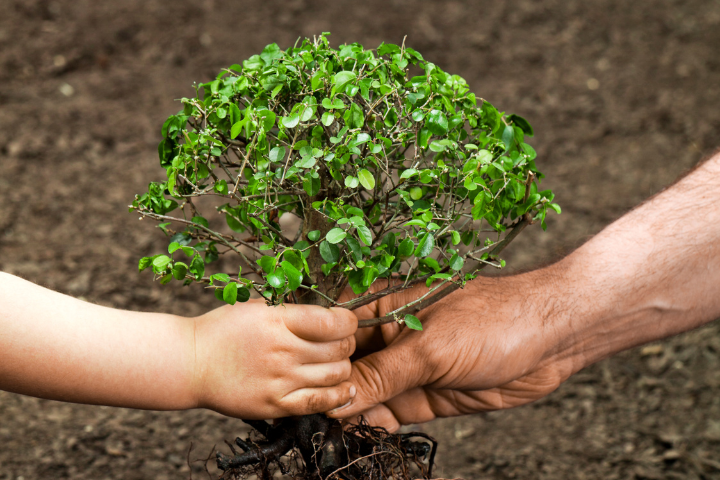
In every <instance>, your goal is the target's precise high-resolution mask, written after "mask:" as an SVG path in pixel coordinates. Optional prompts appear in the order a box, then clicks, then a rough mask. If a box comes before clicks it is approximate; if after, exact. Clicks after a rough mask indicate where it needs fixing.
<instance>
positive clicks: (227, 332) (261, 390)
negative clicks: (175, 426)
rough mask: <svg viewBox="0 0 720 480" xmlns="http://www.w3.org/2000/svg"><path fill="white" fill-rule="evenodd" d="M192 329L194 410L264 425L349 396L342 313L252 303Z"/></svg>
mask: <svg viewBox="0 0 720 480" xmlns="http://www.w3.org/2000/svg"><path fill="white" fill-rule="evenodd" d="M195 329H196V331H195V345H196V356H197V359H196V371H195V376H194V378H195V391H196V395H197V398H198V407H204V408H210V409H212V410H215V411H217V412H220V413H223V414H225V415H229V416H233V417H239V418H244V419H269V418H277V417H286V416H290V415H305V414H310V413H318V412H326V411H328V410H332V409H334V408H337V407H339V406H342V405H345V404H346V403H348V402H349V401H350V400H351V399H352V397H353V396H354V395H355V387H354V386H353V385H352V384H351V383H349V382H347V381H346V380H347V379H348V378H349V377H350V370H351V368H350V360H349V358H348V357H349V356H350V355H352V353H353V352H354V351H355V338H354V336H353V335H354V334H355V331H356V330H357V318H356V317H355V315H353V314H352V313H351V312H350V311H349V310H344V309H339V308H333V309H326V308H322V307H317V306H310V305H290V304H289V305H284V306H278V307H268V306H266V305H265V303H264V302H263V301H260V300H255V301H252V300H251V301H249V302H247V303H243V304H239V305H235V306H229V305H226V306H224V307H220V308H218V309H216V310H213V311H212V312H209V313H207V314H205V315H203V316H201V317H198V318H197V319H196V320H195Z"/></svg>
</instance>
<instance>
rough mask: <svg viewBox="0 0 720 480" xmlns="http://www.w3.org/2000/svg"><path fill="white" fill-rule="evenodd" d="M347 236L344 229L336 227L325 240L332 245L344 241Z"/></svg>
mask: <svg viewBox="0 0 720 480" xmlns="http://www.w3.org/2000/svg"><path fill="white" fill-rule="evenodd" d="M346 236H347V233H346V232H345V230H343V229H342V228H338V227H335V228H333V229H332V230H330V231H329V232H328V233H327V235H325V238H326V239H327V241H328V242H330V243H333V244H335V243H340V242H342V241H343V239H344V238H345V237H346Z"/></svg>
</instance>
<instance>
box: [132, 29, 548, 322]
mask: <svg viewBox="0 0 720 480" xmlns="http://www.w3.org/2000/svg"><path fill="white" fill-rule="evenodd" d="M181 101H182V103H183V110H182V111H180V112H179V113H178V114H177V115H172V116H171V117H170V118H168V119H167V121H166V122H165V123H164V125H163V127H162V136H163V140H162V141H161V142H160V145H159V147H158V153H159V157H160V163H161V165H162V167H163V168H165V170H166V172H167V180H165V181H162V182H157V183H151V184H150V185H149V188H148V191H147V192H146V193H144V194H142V195H138V196H136V198H135V201H134V202H133V204H132V206H131V210H136V211H138V212H139V213H140V214H142V215H143V216H146V217H149V218H152V219H155V220H157V221H159V222H161V224H160V225H159V226H160V228H162V229H163V231H165V232H166V233H167V234H168V235H170V236H171V238H170V245H169V249H168V255H165V254H160V255H155V256H153V257H145V258H143V259H141V261H140V269H141V270H143V269H145V268H152V270H153V271H154V272H155V274H157V275H158V276H159V278H160V281H161V282H162V283H166V282H170V281H171V280H172V279H177V280H179V281H182V282H185V283H186V284H189V283H193V282H199V283H204V284H208V285H210V286H212V287H214V288H215V293H216V295H217V296H218V298H219V299H222V300H224V301H226V302H228V303H231V304H233V303H235V302H236V301H245V300H247V299H248V298H249V296H250V290H253V289H254V290H256V291H257V292H258V293H260V294H261V295H263V296H264V297H266V298H267V299H268V301H269V302H271V303H273V304H277V303H281V302H283V301H284V300H285V299H287V298H288V297H292V296H295V298H294V300H296V301H301V302H304V303H321V304H325V305H331V304H335V303H336V301H337V299H338V297H339V295H340V293H341V292H342V291H343V289H344V288H345V287H346V286H347V285H348V284H349V286H350V287H351V288H352V290H353V291H354V293H355V294H356V295H360V296H361V297H360V300H353V301H351V302H349V303H347V302H346V303H345V304H344V305H345V306H350V307H357V306H359V305H360V304H363V302H364V303H367V299H368V298H369V297H368V294H367V293H366V292H367V291H368V289H369V288H370V286H371V285H372V284H373V282H375V281H376V280H377V279H379V278H392V279H393V281H395V282H396V283H397V282H399V283H400V285H395V287H393V288H394V289H391V288H389V287H388V288H386V289H385V290H384V292H386V293H392V292H394V291H398V290H399V289H401V288H409V287H410V286H411V285H413V284H415V283H417V282H427V284H428V285H430V284H431V283H433V282H435V283H436V285H437V284H438V282H439V284H440V285H444V284H447V283H451V284H455V285H456V286H459V285H462V284H463V283H464V282H466V281H467V280H470V279H472V278H474V277H475V276H476V275H477V273H478V271H479V269H480V268H482V267H484V266H485V265H492V266H496V267H500V266H502V265H503V264H504V262H502V261H501V260H499V259H498V258H497V256H496V255H495V254H494V252H495V251H497V248H496V247H497V246H498V245H500V244H501V241H502V238H503V235H505V236H507V231H506V230H507V229H508V228H512V227H515V226H517V225H518V224H519V223H521V222H526V223H527V222H531V221H535V220H537V221H539V222H540V223H541V224H542V226H543V228H545V217H546V214H547V212H548V210H549V209H551V210H555V211H557V212H558V213H559V212H560V208H559V207H558V206H557V204H554V203H552V201H553V193H552V192H551V191H549V190H545V191H540V190H539V189H538V186H537V183H538V181H539V179H540V178H542V174H541V173H540V172H538V170H537V169H536V166H535V157H536V153H535V151H534V150H533V148H532V147H531V146H530V145H529V144H527V143H526V138H527V137H529V136H532V135H533V131H532V127H531V126H530V124H529V123H528V122H527V121H526V120H525V119H523V118H522V117H520V116H517V115H505V114H503V113H501V112H498V110H497V109H496V108H495V107H494V106H492V105H491V104H490V103H488V102H487V101H485V100H483V99H481V98H478V97H476V95H475V94H474V93H471V92H470V91H469V89H468V85H467V83H466V82H465V80H463V79H462V78H461V77H459V76H458V75H450V74H448V73H445V72H444V71H443V70H442V69H441V68H439V67H438V66H436V65H434V64H433V63H431V62H428V61H426V60H425V59H423V57H422V55H420V53H418V52H417V51H415V50H413V49H412V48H408V47H405V46H404V44H403V45H402V46H397V45H392V44H382V45H380V46H379V47H378V48H377V49H375V50H366V49H364V48H363V47H362V46H361V45H359V44H357V43H353V44H350V45H342V46H340V47H339V49H333V48H331V47H330V45H329V42H328V40H327V34H323V35H321V36H320V37H318V38H315V39H313V40H309V39H305V40H304V41H303V42H302V43H301V44H300V45H299V46H297V44H296V46H295V47H293V48H289V49H287V50H285V51H283V50H281V49H280V48H279V47H278V45H276V44H271V45H268V46H267V47H265V49H264V50H263V51H262V53H261V54H260V55H253V56H252V57H250V58H249V59H247V60H245V61H244V62H243V64H242V66H241V65H232V66H231V67H229V68H227V69H225V70H223V71H222V72H221V73H220V74H219V75H218V76H217V78H215V79H214V80H212V81H210V82H207V83H203V84H200V85H196V95H195V96H194V97H193V98H183V99H182V100H181ZM203 196H205V197H211V198H212V202H213V203H212V206H211V207H212V208H213V209H214V210H216V211H217V212H218V213H220V214H222V216H223V217H224V222H223V223H224V224H219V223H218V222H216V221H215V220H214V219H213V225H212V226H211V221H210V220H211V218H210V215H208V214H206V213H202V212H201V210H202V208H201V207H202V206H203V205H205V206H206V205H207V202H204V204H203V202H201V201H200V198H199V197H203ZM201 204H203V205H201ZM177 210H179V211H180V215H177V216H171V215H169V214H170V212H173V211H177ZM288 214H289V215H291V216H294V217H297V218H298V219H299V221H298V222H297V223H298V224H299V226H297V227H296V231H295V232H294V233H292V232H291V233H290V234H288V232H287V231H285V230H286V228H285V227H283V226H281V224H280V221H279V219H280V217H281V216H283V215H288ZM215 224H217V226H216V225H215ZM177 226H179V227H180V229H177ZM488 235H489V236H488ZM227 252H233V253H235V254H237V258H238V259H239V260H240V266H241V267H242V266H243V265H244V266H245V268H246V269H247V270H246V272H247V273H246V274H245V275H243V271H242V268H240V269H239V271H238V270H236V271H234V272H232V273H229V272H218V273H214V274H208V273H206V266H207V264H210V263H212V262H213V261H214V260H216V259H217V258H218V256H219V255H221V254H224V253H227ZM183 255H184V257H183ZM391 283H392V282H391ZM381 294H382V292H381ZM307 295H316V296H318V297H316V299H315V300H308V299H307V297H306V296H307ZM376 297H377V294H376V295H375V297H373V298H376ZM303 298H305V300H303ZM318 299H320V300H321V301H319V302H318V301H317V300H318ZM363 299H366V300H363ZM407 311H408V312H410V310H407ZM411 313H412V312H411ZM410 317H412V318H410ZM413 319H415V317H413V316H412V315H408V317H407V324H408V325H409V326H413V325H414V326H415V327H418V326H419V322H417V324H416V322H415V320H417V319H415V320H413Z"/></svg>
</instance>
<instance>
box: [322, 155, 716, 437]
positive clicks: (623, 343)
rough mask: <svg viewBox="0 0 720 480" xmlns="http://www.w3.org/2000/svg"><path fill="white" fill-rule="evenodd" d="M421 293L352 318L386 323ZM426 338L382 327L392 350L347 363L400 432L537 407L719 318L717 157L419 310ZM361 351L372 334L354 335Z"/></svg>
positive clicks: (361, 398) (361, 402)
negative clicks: (605, 362)
mask: <svg viewBox="0 0 720 480" xmlns="http://www.w3.org/2000/svg"><path fill="white" fill-rule="evenodd" d="M422 291H424V288H418V289H417V290H416V291H409V292H408V291H406V292H403V294H402V296H397V297H386V298H384V299H381V300H380V301H378V302H377V303H375V304H373V305H369V306H367V307H365V308H364V309H363V310H357V311H356V314H357V315H358V317H359V318H361V319H362V318H372V317H377V316H382V315H384V314H385V313H386V312H389V311H392V310H394V309H395V308H397V307H399V306H402V305H404V304H405V303H407V301H408V300H411V299H414V298H417V296H418V295H420V294H421V293H422ZM418 316H419V318H420V319H421V320H422V323H423V329H424V331H423V332H417V331H413V330H409V329H406V328H402V329H401V328H400V327H399V326H398V325H397V324H391V325H386V326H383V327H382V328H383V330H382V336H383V337H384V340H385V343H387V344H388V346H387V347H386V348H385V349H383V350H380V351H377V352H375V353H372V354H370V355H367V356H365V357H363V358H361V359H359V360H357V361H355V362H354V363H353V372H352V376H351V378H350V381H351V382H352V383H353V384H354V385H356V386H357V389H358V393H357V395H356V396H355V398H354V399H353V401H352V403H351V404H350V405H349V406H347V407H345V408H341V409H338V410H336V411H333V412H331V416H333V417H336V418H353V417H355V416H356V415H358V414H363V415H364V416H365V418H367V419H368V421H369V422H370V423H371V424H376V425H382V426H385V427H386V428H388V429H390V430H396V429H397V428H399V426H400V425H403V424H411V423H420V422H426V421H429V420H432V419H434V418H436V417H448V416H454V415H462V414H467V413H473V412H479V411H487V410H498V409H504V408H512V407H517V406H520V405H524V404H527V403H530V402H532V401H535V400H538V399H540V398H542V397H544V396H545V395H547V394H549V393H550V392H552V391H554V390H555V389H557V388H558V386H559V385H560V384H561V383H562V382H564V381H565V380H567V379H568V378H569V377H570V376H571V375H573V374H574V373H576V372H578V371H579V370H581V369H583V368H585V367H587V366H589V365H591V364H593V363H595V362H597V361H599V360H602V359H604V358H607V357H609V356H611V355H613V354H615V353H618V352H620V351H622V350H626V349H629V348H632V347H634V346H637V345H641V344H643V343H647V342H650V341H653V340H658V339H662V338H665V337H668V336H671V335H675V334H678V333H681V332H684V331H687V330H690V329H693V328H696V327H699V326H701V325H703V324H705V323H707V322H710V321H712V320H714V319H716V318H718V317H720V154H716V155H715V156H714V157H713V158H711V159H710V160H708V161H707V162H705V163H704V164H701V165H700V166H699V167H697V168H696V169H695V170H694V171H693V172H691V173H690V174H688V175H687V176H685V177H684V178H682V179H681V180H679V181H678V182H677V183H676V184H675V185H673V186H672V187H670V188H668V189H667V190H665V191H663V192H662V193H660V194H658V195H656V196H655V197H653V198H651V199H650V200H648V201H647V202H645V203H644V204H642V205H641V206H639V207H638V208H636V209H635V210H633V211H631V212H630V213H628V214H626V215H625V216H623V217H622V218H620V219H619V220H617V221H616V222H614V223H612V224H611V225H610V226H608V227H607V228H605V229H604V230H603V231H602V232H600V233H599V234H598V235H597V236H595V237H594V238H592V239H591V240H590V241H588V242H587V243H586V244H584V245H583V246H582V247H580V248H579V249H577V250H576V251H575V252H573V253H572V254H570V255H569V256H567V257H566V258H564V259H563V260H561V261H560V262H558V263H556V264H554V265H551V266H549V267H546V268H542V269H539V270H536V271H532V272H528V273H524V274H520V275H515V276H509V277H503V278H479V279H476V280H474V281H472V282H470V283H469V284H468V285H467V286H466V287H465V288H464V290H460V291H457V292H455V293H453V294H452V295H450V296H448V297H447V298H446V299H444V300H443V301H441V302H439V303H437V304H435V305H433V306H431V307H429V308H427V309H426V310H424V311H422V312H421V313H420V314H419V315H418ZM359 335H362V336H358V349H361V348H365V345H366V344H368V342H369V339H368V336H369V335H371V334H370V333H369V332H359Z"/></svg>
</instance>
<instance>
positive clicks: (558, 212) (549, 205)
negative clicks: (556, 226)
mask: <svg viewBox="0 0 720 480" xmlns="http://www.w3.org/2000/svg"><path fill="white" fill-rule="evenodd" d="M547 206H548V207H549V208H552V209H553V210H555V213H557V214H558V215H559V214H560V213H562V210H561V209H560V205H558V204H557V203H548V204H547Z"/></svg>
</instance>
